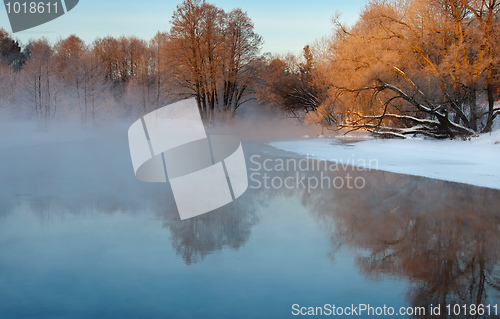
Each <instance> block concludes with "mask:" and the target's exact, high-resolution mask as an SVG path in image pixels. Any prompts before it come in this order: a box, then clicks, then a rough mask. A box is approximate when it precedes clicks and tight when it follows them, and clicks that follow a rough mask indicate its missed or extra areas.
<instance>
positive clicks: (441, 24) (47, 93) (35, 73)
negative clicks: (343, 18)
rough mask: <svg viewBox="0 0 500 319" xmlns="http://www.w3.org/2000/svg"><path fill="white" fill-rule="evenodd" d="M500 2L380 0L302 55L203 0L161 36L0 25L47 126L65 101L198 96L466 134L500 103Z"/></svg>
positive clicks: (241, 15) (3, 81)
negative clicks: (265, 46)
mask: <svg viewBox="0 0 500 319" xmlns="http://www.w3.org/2000/svg"><path fill="white" fill-rule="evenodd" d="M499 11H500V1H498V0H469V1H467V0H389V1H387V0H375V1H369V2H368V4H367V5H366V6H365V8H364V10H363V11H362V13H361V15H360V18H359V20H358V21H357V22H356V23H355V24H354V25H352V26H346V25H343V24H342V23H340V20H339V18H338V17H334V19H333V23H334V32H333V34H332V36H330V37H326V38H324V39H320V40H317V41H316V42H314V43H313V44H311V45H307V46H305V47H304V50H303V54H301V55H300V56H294V55H292V54H288V55H284V56H283V55H281V56H278V55H261V53H260V48H261V46H262V38H261V37H260V36H259V35H257V34H256V33H255V32H254V25H253V23H252V21H251V19H250V18H249V17H248V16H247V14H246V13H245V12H243V11H242V10H240V9H235V10H232V11H230V12H226V11H224V10H222V9H221V8H218V7H217V6H214V5H212V4H209V3H207V2H205V1H204V0H184V1H183V2H182V3H181V4H179V5H178V7H177V9H176V10H175V12H174V13H173V16H172V19H171V21H170V22H171V28H170V30H169V31H168V32H159V33H158V34H156V36H155V37H154V38H153V39H151V40H150V41H145V40H142V39H139V38H136V37H120V38H114V37H111V36H108V37H104V38H98V39H96V40H95V41H94V42H93V43H91V44H88V45H87V44H85V43H84V42H83V41H82V40H81V39H79V38H78V37H77V36H74V35H73V36H70V37H68V38H66V39H63V40H61V41H59V42H58V43H56V44H54V45H51V44H50V43H48V42H47V41H46V40H44V39H40V40H36V41H32V42H30V43H28V44H27V45H26V46H24V47H21V46H20V45H19V43H17V42H16V41H15V40H13V39H12V37H11V35H9V34H8V33H7V32H5V31H4V30H1V31H0V93H1V95H0V105H14V106H19V105H21V106H25V107H28V109H29V110H30V111H31V112H32V114H35V116H36V118H37V119H38V121H39V123H41V125H45V124H44V123H48V122H49V121H50V119H51V118H53V117H54V115H55V114H56V113H61V112H62V110H70V109H71V110H73V111H75V110H77V111H78V112H77V113H78V114H79V115H80V118H81V120H82V122H84V123H86V122H88V121H90V120H95V119H96V117H97V118H100V117H101V116H102V114H103V112H104V113H106V112H109V110H110V106H111V105H114V106H118V107H115V109H118V110H119V111H120V112H122V114H124V115H129V116H130V115H132V114H133V115H136V113H141V114H142V113H147V112H150V111H151V110H153V109H155V108H158V107H161V106H163V105H165V104H167V103H169V102H172V101H174V100H178V99H183V98H188V97H194V98H195V99H196V101H197V103H198V106H199V110H200V113H201V115H202V117H203V119H204V120H205V121H206V122H207V123H215V122H220V121H229V120H231V119H232V118H233V117H234V116H235V114H236V110H238V109H239V108H240V106H241V105H243V104H244V103H245V102H246V101H248V100H249V99H252V98H255V97H256V98H257V99H258V100H259V101H260V102H262V103H270V104H272V105H274V106H275V107H276V108H277V109H280V110H282V111H283V112H284V113H285V114H288V115H291V116H293V117H296V118H298V119H299V120H301V121H304V122H306V123H320V124H321V125H323V126H325V127H328V128H333V129H338V128H343V129H346V130H359V129H364V130H368V131H369V132H372V133H374V134H377V135H379V136H383V137H405V136H408V135H427V136H431V137H434V138H448V137H467V136H471V135H474V134H476V133H478V132H488V131H490V130H491V129H492V126H493V123H494V119H495V118H496V117H497V116H498V114H499V112H500V109H499V108H498V107H496V104H495V101H496V99H497V98H498V88H499V84H500V75H499V73H498V68H499V64H500V58H499V54H498V53H499V50H500V49H499V48H500V32H498V31H499V27H500V17H499ZM56 110H57V112H56ZM115 111H116V110H115Z"/></svg>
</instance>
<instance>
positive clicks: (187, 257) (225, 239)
mask: <svg viewBox="0 0 500 319" xmlns="http://www.w3.org/2000/svg"><path fill="white" fill-rule="evenodd" d="M164 218H165V221H164V223H163V225H164V227H166V228H168V229H169V230H170V233H171V238H172V246H173V247H174V249H175V250H176V252H177V254H179V255H181V256H182V259H183V260H184V262H185V263H186V264H192V263H197V262H200V261H202V260H203V259H204V257H205V256H207V255H208V254H211V253H213V252H214V251H217V250H222V249H224V248H230V249H236V250H237V249H238V248H240V247H241V246H243V245H244V244H245V243H246V242H247V240H248V239H249V238H250V233H251V229H252V227H253V226H254V225H255V224H256V223H257V222H258V218H257V214H256V206H255V204H254V203H253V202H252V195H251V194H244V195H243V196H242V197H240V198H239V199H238V200H237V201H235V202H233V203H231V204H228V205H226V206H224V207H221V208H219V209H217V210H215V211H213V212H210V213H209V214H203V215H200V216H196V217H193V218H190V219H186V220H182V221H181V220H180V219H179V216H178V215H172V214H168V215H164Z"/></svg>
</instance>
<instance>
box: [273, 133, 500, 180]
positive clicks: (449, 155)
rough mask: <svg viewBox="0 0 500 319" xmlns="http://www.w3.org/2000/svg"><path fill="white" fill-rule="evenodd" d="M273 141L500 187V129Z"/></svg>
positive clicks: (327, 156) (330, 156) (324, 155)
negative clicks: (459, 134) (440, 136)
mask: <svg viewBox="0 0 500 319" xmlns="http://www.w3.org/2000/svg"><path fill="white" fill-rule="evenodd" d="M269 145H271V146H273V147H275V148H277V149H281V150H284V151H289V152H294V153H297V154H301V155H304V156H308V157H310V158H315V159H321V160H331V161H335V162H339V163H349V164H354V165H361V166H365V165H364V163H366V165H368V163H371V166H372V167H371V168H376V169H380V170H384V171H388V172H394V173H400V174H408V175H416V176H424V177H429V178H435V179H441V180H446V181H452V182H459V183H465V184H471V185H476V186H481V187H489V188H495V189H500V167H499V166H500V130H496V131H495V132H493V133H491V134H483V135H482V136H480V137H478V138H475V139H472V140H471V141H455V140H445V141H436V140H424V139H408V140H379V139H376V140H367V141H362V142H359V143H339V142H338V140H336V139H302V140H293V141H279V142H271V143H269ZM374 163H376V164H375V165H374Z"/></svg>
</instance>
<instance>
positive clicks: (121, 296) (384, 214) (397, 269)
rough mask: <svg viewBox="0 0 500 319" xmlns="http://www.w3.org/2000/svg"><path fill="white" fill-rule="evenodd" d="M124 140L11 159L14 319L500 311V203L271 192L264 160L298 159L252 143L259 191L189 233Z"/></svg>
mask: <svg viewBox="0 0 500 319" xmlns="http://www.w3.org/2000/svg"><path fill="white" fill-rule="evenodd" d="M123 136H125V139H124V138H123ZM123 136H121V135H120V137H118V138H107V139H103V140H99V139H86V140H81V141H77V142H66V143H52V144H43V145H38V146H31V147H18V148H12V149H9V152H5V154H2V155H1V156H2V157H1V160H0V318H293V317H297V316H293V314H292V312H293V308H292V305H294V304H296V305H298V306H300V307H311V306H312V307H316V306H318V307H322V306H323V305H325V304H330V305H331V304H335V305H336V306H342V307H345V306H350V305H351V304H354V305H357V304H369V305H370V306H373V307H379V306H380V307H381V306H384V305H386V306H387V307H394V308H395V309H396V311H398V309H399V308H400V307H415V306H424V307H425V308H426V309H427V310H428V309H429V307H430V305H431V304H432V305H433V306H436V305H442V307H445V306H446V305H447V304H460V305H463V304H471V303H483V304H491V305H492V306H493V305H495V304H497V303H499V301H500V294H499V290H498V287H499V286H500V280H499V279H500V268H499V259H500V252H499V249H498V247H499V242H500V228H499V225H500V210H499V208H498V207H500V206H499V204H500V196H499V195H500V192H499V191H496V190H490V189H485V188H478V187H473V186H467V185H461V184H456V183H450V182H442V181H436V180H430V179H425V178H417V177H410V176H404V175H398V174H391V173H384V172H379V171H357V170H354V169H350V170H349V169H348V170H347V171H332V170H328V171H326V172H325V171H303V170H300V169H297V170H294V169H290V168H289V169H288V170H273V171H270V172H267V173H268V174H269V177H270V178H275V179H281V180H283V179H285V178H287V177H291V178H293V179H297V178H299V179H300V178H309V177H311V178H312V177H315V178H319V179H321V178H325V176H327V177H329V178H330V179H333V178H335V177H339V178H346V177H347V174H349V176H351V177H352V178H362V179H363V181H364V183H365V184H364V187H363V188H361V189H350V188H348V187H342V188H339V189H334V188H331V187H323V188H316V189H313V190H310V191H308V190H307V189H305V188H302V187H292V188H286V187H270V188H269V189H266V188H264V187H260V188H257V187H256V186H257V185H256V182H255V180H259V178H261V177H262V176H263V173H266V171H265V170H264V168H261V169H260V170H257V165H256V164H252V162H250V161H248V160H249V158H250V157H251V156H253V155H258V157H254V162H256V161H260V162H262V161H263V160H265V159H269V160H270V162H268V163H278V161H279V160H280V159H283V160H286V159H287V158H290V157H292V158H295V159H298V157H297V156H294V155H291V154H286V153H284V152H279V151H277V150H274V149H272V148H270V147H267V146H265V145H262V144H258V143H255V142H247V143H245V144H244V146H245V154H246V156H247V157H248V159H247V161H248V162H247V163H248V165H249V173H256V174H257V175H254V182H251V183H250V186H251V188H250V189H249V190H248V191H247V192H246V193H245V194H244V195H243V196H242V197H241V198H239V199H238V200H237V201H235V202H233V203H231V204H229V205H227V206H225V207H223V208H221V209H218V210H216V211H213V212H211V213H208V214H205V215H202V216H199V217H196V218H192V219H189V220H185V221H181V220H180V219H179V215H178V213H177V210H176V207H175V203H174V201H173V197H172V195H171V190H170V189H169V186H168V184H146V183H142V182H139V181H137V180H136V178H135V176H134V175H133V171H132V166H131V163H130V159H129V154H128V145H127V141H126V134H125V135H123ZM332 147H348V145H347V146H346V145H340V144H339V145H332ZM256 158H258V160H256ZM260 181H263V180H262V179H260ZM275 185H276V183H275ZM252 186H253V187H252ZM193 200H196V199H195V198H193ZM499 310H500V309H499ZM442 312H444V308H442ZM337 317H338V316H337ZM399 317H404V316H399ZM408 317H416V316H408ZM420 317H424V318H438V317H440V316H430V315H429V313H428V312H427V314H426V315H425V316H420ZM441 317H446V316H445V315H444V314H443V313H442V315H441ZM451 317H456V316H451ZM470 317H474V316H470ZM491 317H494V316H491ZM358 318H387V316H366V315H363V316H358Z"/></svg>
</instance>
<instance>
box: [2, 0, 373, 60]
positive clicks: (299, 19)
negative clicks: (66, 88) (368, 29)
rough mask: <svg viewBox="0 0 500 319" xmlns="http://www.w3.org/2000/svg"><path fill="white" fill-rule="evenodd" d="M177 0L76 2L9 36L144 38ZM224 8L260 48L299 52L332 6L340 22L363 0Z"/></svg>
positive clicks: (321, 32) (255, 1) (325, 29)
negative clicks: (242, 18) (248, 25)
mask: <svg viewBox="0 0 500 319" xmlns="http://www.w3.org/2000/svg"><path fill="white" fill-rule="evenodd" d="M181 1H182V0H142V1H127V0H107V1H103V0H100V1H97V0H80V2H79V4H78V5H77V6H76V7H75V8H74V9H73V10H72V11H70V12H68V13H67V14H65V15H64V16H62V17H60V18H58V19H55V20H53V21H50V22H48V23H45V24H43V25H41V26H38V27H35V28H32V29H29V30H26V31H22V32H18V33H15V34H14V37H15V38H17V39H19V40H20V41H21V43H23V44H25V43H27V42H28V41H29V39H33V38H35V39H36V38H40V37H46V38H47V39H49V40H50V41H52V42H55V41H57V40H59V39H61V38H65V37H67V36H69V35H70V34H76V35H78V36H79V37H81V38H82V39H83V40H84V41H85V42H87V43H90V42H92V41H93V40H94V39H95V38H97V37H103V36H107V35H112V36H116V37H118V36H120V35H135V36H138V37H140V38H143V39H147V40H149V39H150V38H152V37H153V36H154V34H155V33H156V32H157V31H168V29H169V28H170V23H169V21H170V19H171V17H172V13H173V12H174V10H175V8H176V6H177V4H179V3H180V2H181ZM208 2H210V3H213V4H215V5H217V6H219V7H222V8H223V9H225V10H231V9H233V8H237V7H239V8H242V9H243V10H244V11H247V12H248V15H249V17H250V18H251V19H252V20H253V22H254V24H255V30H256V32H257V33H258V34H260V35H261V36H262V37H263V38H264V41H265V43H264V46H263V52H272V53H286V52H288V51H290V52H293V53H299V52H300V51H301V49H302V47H303V46H304V45H306V44H308V43H311V42H312V41H314V40H315V39H317V38H320V37H322V36H325V35H329V34H330V33H331V29H332V24H331V17H332V16H333V14H334V13H335V11H336V10H339V11H341V12H342V20H343V21H344V22H347V23H353V22H354V21H356V19H357V17H358V15H359V12H360V10H361V9H362V8H363V6H364V4H365V2H366V1H365V0H350V1H345V0H344V1H339V0H308V1H307V0H288V1H286V0H247V1H242V0H232V1H231V0H211V1H208ZM0 27H3V28H5V29H6V30H7V31H9V32H11V31H12V30H11V28H10V25H9V23H8V18H7V14H6V10H5V8H1V9H0Z"/></svg>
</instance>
